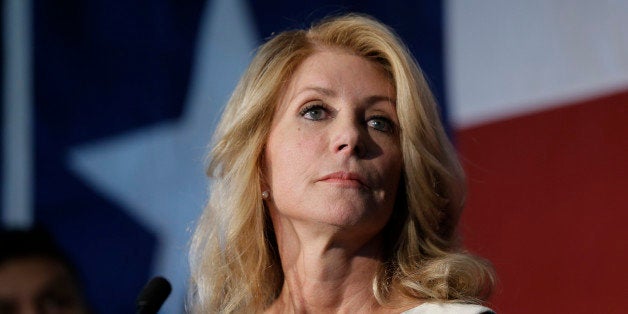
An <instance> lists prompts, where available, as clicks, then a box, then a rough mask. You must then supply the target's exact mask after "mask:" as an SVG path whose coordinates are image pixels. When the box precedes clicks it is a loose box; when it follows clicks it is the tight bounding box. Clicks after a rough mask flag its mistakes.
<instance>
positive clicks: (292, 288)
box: [190, 15, 493, 313]
mask: <svg viewBox="0 0 628 314" xmlns="http://www.w3.org/2000/svg"><path fill="white" fill-rule="evenodd" d="M214 140H215V144H214V146H213V149H212V151H211V154H210V156H209V157H210V158H211V162H210V164H209V169H208V174H209V175H210V176H211V177H213V178H214V180H213V185H212V187H211V197H210V200H209V202H208V204H207V206H206V208H205V210H204V213H203V215H202V217H201V219H200V222H199V224H198V227H197V230H196V232H195V235H194V238H193V241H192V248H191V269H192V276H191V278H192V279H191V291H190V292H191V295H190V300H191V310H192V311H193V312H195V313H214V312H245V313H250V312H262V311H264V312H269V313H284V312H324V313H326V312H352V313H364V312H384V313H400V312H404V311H408V312H407V313H423V312H425V311H432V310H435V311H438V310H440V311H445V312H447V311H450V312H456V311H458V310H459V311H461V312H460V313H481V312H483V311H488V309H487V308H483V307H480V306H477V305H468V304H478V303H480V302H482V301H484V300H486V298H487V297H488V295H489V293H490V290H491V288H492V285H493V273H492V270H491V268H490V266H488V264H487V263H486V262H484V261H483V260H481V259H479V258H476V257H473V256H471V255H468V254H466V253H464V252H463V251H462V249H461V248H460V247H459V244H458V241H457V237H456V225H457V222H458V218H459V216H460V212H461V208H462V205H463V199H464V186H463V174H462V171H461V168H460V165H459V164H458V161H457V159H456V157H455V154H454V151H453V149H452V147H451V144H450V143H449V141H448V139H447V137H446V135H445V133H444V131H443V127H442V126H441V124H440V122H439V118H438V114H437V108H436V105H435V102H434V99H433V97H432V95H431V92H430V90H429V88H428V86H427V83H426V82H425V79H424V78H423V75H422V73H421V71H420V69H419V68H418V66H417V65H416V62H415V61H414V60H413V59H412V57H411V55H410V53H409V52H408V50H407V49H406V48H405V46H404V45H403V44H402V43H401V41H400V40H399V39H398V38H397V37H396V36H395V35H394V33H393V32H392V31H391V30H390V29H388V28H387V27H386V26H384V25H382V24H381V23H379V22H377V21H375V20H373V19H371V18H369V17H364V16H358V15H346V16H341V17H336V18H331V19H328V20H325V21H323V22H321V23H319V24H317V25H315V26H313V27H312V28H311V29H309V30H296V31H288V32H284V33H281V34H278V35H276V36H274V37H273V38H272V39H270V40H269V41H268V42H267V43H266V44H264V45H262V46H261V47H260V48H259V50H258V52H257V54H256V56H255V58H254V59H253V61H252V63H251V65H250V67H249V69H248V70H247V72H246V73H245V74H244V76H243V78H242V79H241V81H240V83H239V85H238V86H237V88H236V90H235V92H234V94H233V96H232V98H231V99H230V101H229V103H228V104H227V107H226V108H225V112H224V114H223V117H222V120H221V122H220V124H219V126H218V128H217V131H216V134H215V139H214ZM444 304H445V305H444ZM447 304H449V305H447ZM412 311H414V312H412Z"/></svg>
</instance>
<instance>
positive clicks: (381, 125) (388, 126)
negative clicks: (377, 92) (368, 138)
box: [366, 116, 394, 133]
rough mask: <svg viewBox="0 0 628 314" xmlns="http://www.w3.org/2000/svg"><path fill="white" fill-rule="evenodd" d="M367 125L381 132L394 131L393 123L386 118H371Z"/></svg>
mask: <svg viewBox="0 0 628 314" xmlns="http://www.w3.org/2000/svg"><path fill="white" fill-rule="evenodd" d="M366 124H368V126H370V127H372V128H373V129H375V130H377V131H380V132H386V133H391V132H393V131H394V126H393V123H392V122H391V121H390V120H389V119H387V118H384V117H380V116H375V117H371V118H370V119H369V120H368V121H367V122H366Z"/></svg>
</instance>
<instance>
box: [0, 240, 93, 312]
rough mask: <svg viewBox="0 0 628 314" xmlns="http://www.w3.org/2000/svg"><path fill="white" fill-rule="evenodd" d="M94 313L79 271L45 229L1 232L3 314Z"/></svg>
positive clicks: (0, 266)
mask: <svg viewBox="0 0 628 314" xmlns="http://www.w3.org/2000/svg"><path fill="white" fill-rule="evenodd" d="M25 313H42V314H47V313H59V314H61V313H68V314H69V313H72V314H74V313H76V314H81V313H90V310H89V307H88V305H87V302H86V300H85V298H84V295H83V292H82V289H81V284H80V280H79V276H78V274H77V272H76V269H75V268H74V266H73V265H72V263H71V262H70V261H69V259H68V258H67V257H66V256H65V254H64V253H63V252H62V250H61V249H60V248H59V247H58V246H57V245H56V244H55V242H54V241H53V239H52V237H51V235H50V234H49V233H48V232H46V231H45V230H43V229H40V228H35V229H32V230H2V231H0V314H25Z"/></svg>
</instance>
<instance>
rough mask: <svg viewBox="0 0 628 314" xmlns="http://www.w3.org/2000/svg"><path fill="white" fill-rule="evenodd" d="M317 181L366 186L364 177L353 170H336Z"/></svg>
mask: <svg viewBox="0 0 628 314" xmlns="http://www.w3.org/2000/svg"><path fill="white" fill-rule="evenodd" d="M318 181H321V182H326V183H331V184H337V185H341V186H344V187H355V188H368V185H366V180H365V179H364V177H362V176H361V175H360V174H358V173H355V172H347V171H337V172H333V173H330V174H328V175H325V176H323V177H322V178H320V179H319V180H318Z"/></svg>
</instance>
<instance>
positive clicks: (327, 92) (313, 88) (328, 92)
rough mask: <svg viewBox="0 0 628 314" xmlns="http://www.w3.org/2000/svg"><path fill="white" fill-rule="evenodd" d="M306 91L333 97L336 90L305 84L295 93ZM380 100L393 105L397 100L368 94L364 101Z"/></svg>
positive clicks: (395, 104) (371, 102) (370, 102)
mask: <svg viewBox="0 0 628 314" xmlns="http://www.w3.org/2000/svg"><path fill="white" fill-rule="evenodd" d="M307 91H314V92H318V93H321V94H323V95H325V96H328V97H334V96H336V92H335V91H334V90H332V89H329V88H325V87H320V86H306V87H305V88H303V89H302V90H300V91H299V92H298V93H297V95H299V94H302V93H303V92H307ZM380 101H387V102H389V103H391V104H392V105H393V106H395V107H396V106H397V101H396V100H395V99H394V98H390V97H388V96H384V95H373V96H369V97H367V98H366V101H365V103H367V104H369V105H372V104H375V103H377V102H380Z"/></svg>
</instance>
